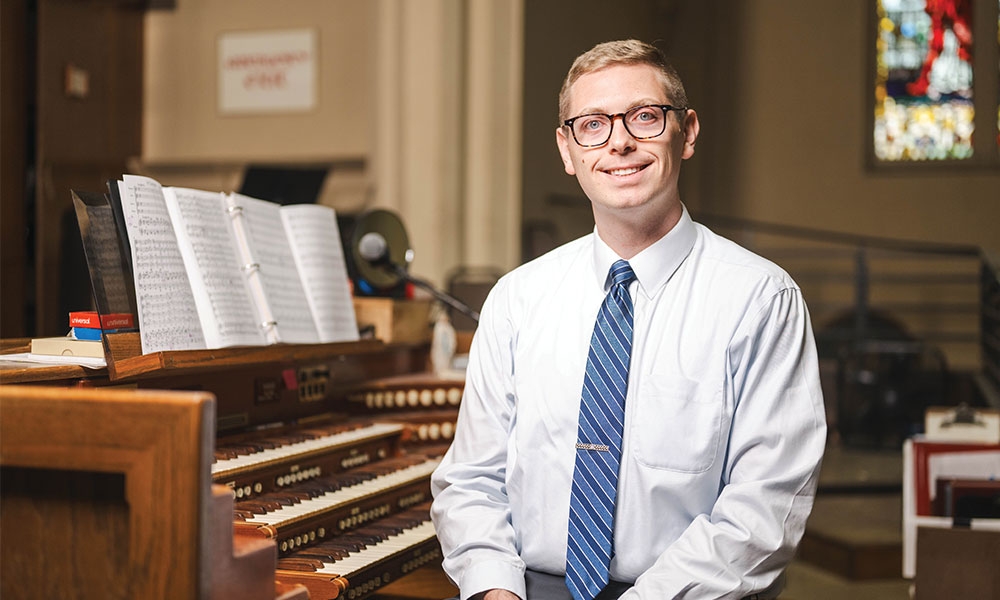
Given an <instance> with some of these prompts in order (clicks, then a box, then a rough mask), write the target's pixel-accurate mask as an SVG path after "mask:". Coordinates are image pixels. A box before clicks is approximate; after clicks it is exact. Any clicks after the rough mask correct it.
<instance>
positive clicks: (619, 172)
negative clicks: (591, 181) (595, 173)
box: [604, 165, 649, 177]
mask: <svg viewBox="0 0 1000 600" xmlns="http://www.w3.org/2000/svg"><path fill="white" fill-rule="evenodd" d="M648 166H649V165H639V166H637V167H620V168H617V169H606V170H604V172H605V173H607V174H608V175H614V176H615V177H626V176H628V175H633V174H635V173H638V172H639V171H641V170H643V169H645V168H646V167H648Z"/></svg>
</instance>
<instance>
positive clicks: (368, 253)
mask: <svg viewBox="0 0 1000 600" xmlns="http://www.w3.org/2000/svg"><path fill="white" fill-rule="evenodd" d="M358 255H360V256H361V258H363V259H365V260H367V261H368V262H370V263H371V264H373V265H379V264H383V263H387V262H389V243H388V242H386V241H385V237H384V236H383V235H382V234H381V233H376V232H374V231H371V232H368V233H366V234H364V235H363V236H361V239H360V240H359V241H358Z"/></svg>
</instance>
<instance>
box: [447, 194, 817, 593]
mask: <svg viewBox="0 0 1000 600" xmlns="http://www.w3.org/2000/svg"><path fill="white" fill-rule="evenodd" d="M618 258H619V257H618V256H616V255H615V254H614V252H613V251H612V250H611V249H610V248H609V247H608V246H607V245H606V244H604V242H603V241H601V239H600V238H599V237H598V236H597V234H596V232H595V233H592V234H590V235H587V236H584V237H582V238H580V239H578V240H575V241H573V242H570V243H568V244H565V245H563V246H561V247H559V248H557V249H555V250H553V251H552V252H550V253H548V254H546V255H545V256H542V257H540V258H538V259H536V260H534V261H532V262H529V263H527V264H525V265H522V266H521V267H519V268H517V269H515V270H514V271H512V272H510V273H509V274H507V275H506V276H504V277H503V278H502V279H501V280H500V281H499V282H498V283H497V285H496V286H495V287H494V289H493V290H492V292H491V293H490V295H489V297H488V299H487V300H486V303H485V305H484V306H483V310H482V316H481V320H480V322H479V326H478V328H477V331H476V334H475V338H474V340H473V344H472V349H471V352H470V356H469V366H468V373H467V381H466V387H465V395H464V397H463V400H462V405H461V409H460V414H459V421H458V428H457V430H456V436H455V440H454V443H453V444H452V446H451V448H450V450H449V451H448V453H447V455H446V456H445V458H444V461H443V462H442V464H441V465H440V467H439V468H438V469H437V471H436V472H435V473H434V476H433V478H432V489H433V493H434V496H435V500H434V504H433V507H432V516H433V518H434V523H435V527H436V529H437V535H438V538H439V540H440V542H441V545H442V548H443V550H444V555H445V558H444V568H445V571H446V572H447V573H448V575H449V576H450V577H451V578H452V579H453V580H454V581H455V582H456V583H457V584H458V585H459V587H460V589H461V597H462V598H463V600H464V599H466V598H468V597H469V596H471V595H473V594H475V593H478V592H481V591H483V590H486V589H490V588H504V589H508V590H511V591H513V592H514V593H516V594H518V595H520V596H521V597H522V598H524V596H525V593H524V576H523V573H524V569H525V567H527V568H530V569H532V570H537V571H542V572H547V573H552V574H559V575H561V574H564V573H565V562H566V536H567V527H568V518H569V517H568V516H569V499H570V490H571V487H572V478H573V468H574V461H575V457H576V449H575V447H574V444H575V443H576V441H577V440H576V437H577V419H578V413H579V407H580V392H581V389H582V385H583V375H584V368H585V365H586V361H587V353H588V351H589V347H590V338H591V334H592V333H593V328H594V321H595V319H596V317H597V311H598V309H599V307H600V305H601V303H602V302H603V300H604V296H605V294H606V291H607V289H608V286H609V285H610V281H609V280H608V277H607V275H608V271H609V269H610V267H611V264H612V263H613V262H614V261H615V260H618ZM629 264H630V265H631V266H632V270H633V271H634V272H635V274H636V276H637V281H635V282H632V284H631V286H630V288H629V292H630V294H631V296H632V300H633V304H634V307H635V319H634V332H633V341H632V358H631V367H630V370H629V387H628V395H627V397H626V403H625V435H624V441H623V449H622V462H621V470H620V474H619V480H618V498H617V504H616V510H615V523H614V557H613V559H612V562H611V578H612V579H614V580H618V581H625V582H635V585H634V586H633V587H632V589H630V590H629V591H628V592H626V594H625V595H624V596H622V598H623V599H635V598H645V599H650V600H652V599H656V600H663V599H667V598H741V597H743V596H746V595H748V594H751V593H753V592H756V591H761V590H763V589H765V588H767V587H768V586H769V585H770V584H771V583H772V582H773V581H774V580H775V579H776V578H777V577H778V576H779V575H780V574H781V572H782V570H783V569H784V567H785V566H786V564H787V562H788V561H789V560H790V559H791V558H792V555H793V553H794V550H795V546H796V544H797V543H798V542H799V540H800V538H801V536H802V533H803V530H804V528H805V523H806V518H807V517H808V515H809V512H810V510H811V509H812V503H813V497H814V493H815V489H816V481H817V477H818V474H819V466H820V461H821V458H822V455H823V449H824V445H825V440H826V423H825V419H824V408H823V398H822V394H821V391H820V383H819V369H818V364H817V358H816V348H815V342H814V340H813V334H812V327H811V325H810V322H809V315H808V313H807V311H806V306H805V303H804V302H803V299H802V294H801V292H800V290H799V288H798V286H797V285H796V284H795V282H793V281H792V279H791V278H790V277H789V276H788V274H787V273H785V272H784V271H783V270H781V269H780V268H779V267H777V266H776V265H774V264H773V263H771V262H769V261H767V260H765V259H763V258H761V257H759V256H757V255H755V254H753V253H751V252H749V251H747V250H745V249H743V248H741V247H739V246H737V245H736V244H734V243H732V242H730V241H728V240H726V239H724V238H722V237H719V236H717V235H715V234H714V233H712V232H711V231H709V230H708V229H707V228H705V227H704V226H702V225H700V224H698V223H695V222H693V221H692V220H691V218H690V216H689V215H688V212H687V210H686V209H685V210H684V214H683V216H682V217H681V220H680V221H679V222H678V223H677V225H676V226H675V227H674V228H673V229H672V230H671V231H670V232H669V233H668V234H667V235H665V236H664V237H663V238H661V239H660V240H659V241H657V242H656V243H654V244H653V245H652V246H650V247H648V248H646V249H645V250H643V251H642V252H641V253H639V254H637V255H636V256H634V257H632V258H631V259H630V260H629ZM529 600H535V599H529Z"/></svg>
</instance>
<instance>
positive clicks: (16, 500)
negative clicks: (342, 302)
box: [0, 334, 462, 600]
mask: <svg viewBox="0 0 1000 600" xmlns="http://www.w3.org/2000/svg"><path fill="white" fill-rule="evenodd" d="M5 345H6V346H8V348H6V351H8V352H9V351H11V350H16V348H11V347H10V344H5ZM105 351H106V356H107V364H108V366H107V368H106V369H103V370H98V371H84V370H83V369H81V368H78V367H34V368H29V367H25V368H17V367H11V366H9V365H5V366H3V367H0V384H2V385H0V474H2V481H0V596H2V597H3V598H4V600H7V599H15V598H57V597H58V598H100V599H102V600H104V599H108V598H151V599H158V598H162V599H170V600H173V599H178V598H204V599H210V600H216V599H223V598H240V599H247V600H253V599H256V598H260V599H262V600H263V599H266V600H305V599H307V598H308V599H313V600H315V599H316V598H338V599H343V600H357V599H361V598H365V597H368V596H371V595H373V594H375V593H376V592H377V591H378V590H379V589H380V588H381V587H382V586H384V585H385V584H387V583H391V582H393V581H395V580H396V579H397V578H399V577H400V576H402V575H405V574H407V573H408V572H410V571H412V570H414V569H416V568H418V567H420V566H422V565H424V564H429V563H434V562H437V563H439V562H440V549H439V548H438V546H437V541H436V539H435V537H434V532H433V527H432V526H430V524H429V520H428V516H427V511H428V503H429V500H430V489H429V484H428V481H429V475H430V472H431V471H432V470H433V468H434V466H435V465H436V464H437V461H438V460H439V458H440V455H441V454H442V453H443V451H444V449H446V448H447V444H448V442H449V441H450V435H451V431H453V424H454V419H455V417H456V415H457V404H458V398H460V397H461V387H462V382H461V381H447V380H441V379H440V378H437V377H435V376H433V375H430V374H428V373H427V372H426V369H427V365H428V347H427V346H426V345H423V344H384V343H382V342H380V341H377V340H362V341H359V342H351V343H341V344H316V345H277V346H267V347H253V348H229V349H222V350H196V351H182V352H159V353H155V354H149V355H141V354H140V353H139V352H138V339H137V334H117V335H108V336H106V346H105ZM376 398H378V402H377V403H376V401H375V399H376Z"/></svg>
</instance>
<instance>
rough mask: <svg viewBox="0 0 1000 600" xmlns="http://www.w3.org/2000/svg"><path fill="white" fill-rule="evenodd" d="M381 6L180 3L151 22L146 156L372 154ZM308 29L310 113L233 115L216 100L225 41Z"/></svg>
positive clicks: (346, 1)
mask: <svg viewBox="0 0 1000 600" xmlns="http://www.w3.org/2000/svg"><path fill="white" fill-rule="evenodd" d="M376 4H377V3H375V2H353V1H351V0H294V1H290V2H283V3H280V4H275V3H274V2H272V1H271V0H178V2H177V8H176V9H175V10H169V11H150V12H149V13H148V16H147V19H146V68H145V73H146V75H145V77H146V82H145V86H146V95H145V102H146V105H145V115H146V118H145V123H144V129H143V158H144V159H145V160H146V161H148V162H152V163H157V162H197V161H205V162H220V161H233V162H235V161H244V160H258V161H261V160H281V161H293V160H299V161H302V160H305V161H322V160H333V159H361V158H365V157H366V156H367V155H368V154H369V152H370V151H371V147H372V141H373V136H372V126H371V120H372V113H371V98H372V94H373V86H374V81H373V73H374V64H375V63H374V60H375V59H374V51H375V42H374V36H373V33H374V31H375V24H374V20H375V12H376ZM305 28H311V29H314V30H315V31H316V32H317V38H318V46H319V52H318V70H319V76H318V78H317V85H318V96H319V98H318V105H317V108H316V109H315V110H312V111H309V112H303V113H288V114H277V115H252V116H230V115H221V114H219V112H218V110H217V108H216V104H217V90H216V87H217V83H216V76H217V71H218V68H217V61H218V58H217V48H216V45H217V43H218V40H219V36H220V35H222V34H223V33H225V32H235V31H269V30H282V29H305Z"/></svg>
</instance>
